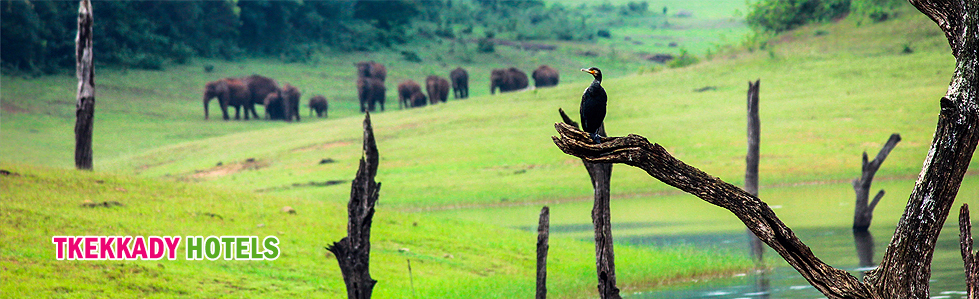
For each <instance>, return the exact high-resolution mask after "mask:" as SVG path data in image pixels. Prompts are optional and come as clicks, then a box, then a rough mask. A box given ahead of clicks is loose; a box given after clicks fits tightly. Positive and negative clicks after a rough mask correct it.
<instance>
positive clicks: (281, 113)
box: [263, 83, 302, 122]
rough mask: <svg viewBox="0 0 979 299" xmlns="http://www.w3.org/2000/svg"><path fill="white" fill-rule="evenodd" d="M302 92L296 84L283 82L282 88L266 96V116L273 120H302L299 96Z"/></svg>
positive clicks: (264, 102)
mask: <svg viewBox="0 0 979 299" xmlns="http://www.w3.org/2000/svg"><path fill="white" fill-rule="evenodd" d="M300 97H302V93H301V92H300V91H299V89H298V88H296V87H295V86H292V85H290V84H289V83H286V84H283V85H282V88H281V89H279V90H277V91H275V92H273V93H270V94H268V95H267V96H265V100H264V101H263V104H264V105H265V118H266V119H271V120H285V121H287V122H291V121H292V119H293V118H295V119H296V121H300V120H301V118H300V116H299V98H300Z"/></svg>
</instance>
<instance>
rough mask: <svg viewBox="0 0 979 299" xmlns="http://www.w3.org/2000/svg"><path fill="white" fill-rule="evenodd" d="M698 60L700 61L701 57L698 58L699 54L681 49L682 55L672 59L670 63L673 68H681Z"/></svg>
mask: <svg viewBox="0 0 979 299" xmlns="http://www.w3.org/2000/svg"><path fill="white" fill-rule="evenodd" d="M697 62H700V59H698V58H697V56H694V55H693V54H690V52H687V49H680V55H679V56H677V57H676V58H675V59H673V60H671V61H670V63H669V64H668V65H669V67H671V68H681V67H685V66H689V65H694V64H697Z"/></svg>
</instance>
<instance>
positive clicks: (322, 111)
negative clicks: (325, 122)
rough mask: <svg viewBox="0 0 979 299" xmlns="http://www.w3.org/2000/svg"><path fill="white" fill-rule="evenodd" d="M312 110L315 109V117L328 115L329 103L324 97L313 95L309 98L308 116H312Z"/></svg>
mask: <svg viewBox="0 0 979 299" xmlns="http://www.w3.org/2000/svg"><path fill="white" fill-rule="evenodd" d="M313 110H315V111H316V117H329V116H328V114H329V110H330V103H329V102H327V101H326V97H323V96H322V95H315V96H313V97H312V98H309V116H313Z"/></svg>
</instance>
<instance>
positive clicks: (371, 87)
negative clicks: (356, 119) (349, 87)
mask: <svg viewBox="0 0 979 299" xmlns="http://www.w3.org/2000/svg"><path fill="white" fill-rule="evenodd" d="M385 92H386V90H385V88H384V81H381V80H378V79H374V78H364V77H361V78H359V79H357V97H358V98H359V99H360V112H366V111H374V110H375V106H376V104H380V105H381V111H384V102H385V98H384V93H385Z"/></svg>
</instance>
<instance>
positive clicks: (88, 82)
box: [75, 0, 95, 170]
mask: <svg viewBox="0 0 979 299" xmlns="http://www.w3.org/2000/svg"><path fill="white" fill-rule="evenodd" d="M78 6H79V7H78V35H77V36H76V37H75V76H76V77H78V93H77V95H76V97H75V168H78V169H83V170H92V131H93V128H94V122H95V66H94V64H93V61H92V59H93V55H92V24H93V17H92V4H91V3H90V2H89V1H88V0H82V1H81V3H79V5H78Z"/></svg>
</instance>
